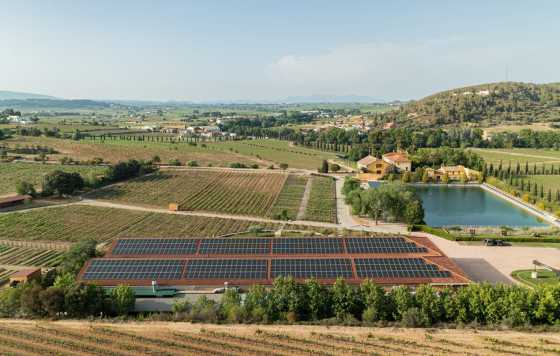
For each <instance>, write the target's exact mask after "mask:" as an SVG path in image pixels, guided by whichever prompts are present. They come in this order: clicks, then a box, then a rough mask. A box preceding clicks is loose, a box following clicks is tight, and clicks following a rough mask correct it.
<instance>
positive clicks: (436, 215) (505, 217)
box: [415, 186, 548, 227]
mask: <svg viewBox="0 0 560 356" xmlns="http://www.w3.org/2000/svg"><path fill="white" fill-rule="evenodd" d="M415 189H416V191H417V192H418V195H420V198H422V204H423V206H424V211H425V218H424V220H425V221H426V223H427V224H428V225H430V226H453V225H462V226H512V227H522V226H529V227H544V226H548V225H547V224H546V223H544V222H542V221H541V220H540V219H538V218H537V217H536V216H534V215H532V214H530V213H528V212H526V211H525V210H523V209H521V208H519V207H517V206H515V205H513V204H511V203H510V202H508V201H506V200H504V199H502V198H500V197H498V196H496V195H494V194H492V193H490V192H487V191H485V190H484V189H482V188H480V187H476V186H475V187H449V186H415Z"/></svg>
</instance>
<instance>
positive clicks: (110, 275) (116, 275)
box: [83, 259, 185, 280]
mask: <svg viewBox="0 0 560 356" xmlns="http://www.w3.org/2000/svg"><path fill="white" fill-rule="evenodd" d="M184 265H185V261H183V260H132V259H131V260H112V259H97V260H92V261H91V264H90V265H89V266H88V268H87V269H86V271H85V273H84V275H83V279H84V280H103V279H123V280H126V279H133V280H138V279H150V280H157V279H181V276H182V274H183V267H184Z"/></svg>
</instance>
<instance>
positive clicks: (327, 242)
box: [272, 237, 344, 254]
mask: <svg viewBox="0 0 560 356" xmlns="http://www.w3.org/2000/svg"><path fill="white" fill-rule="evenodd" d="M343 251H344V250H343V248H342V239H339V238H317V237H308V238H306V237H300V238H281V239H275V240H274V241H273V243H272V253H274V254H298V253H300V254H306V253H308V254H332V253H342V252H343Z"/></svg>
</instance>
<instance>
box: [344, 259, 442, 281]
mask: <svg viewBox="0 0 560 356" xmlns="http://www.w3.org/2000/svg"><path fill="white" fill-rule="evenodd" d="M354 263H355V264H356V272H357V274H358V277H359V278H446V277H450V273H449V272H448V271H442V270H440V269H439V268H438V267H437V266H436V265H433V264H429V263H426V261H424V260H423V259H421V258H355V259H354Z"/></svg>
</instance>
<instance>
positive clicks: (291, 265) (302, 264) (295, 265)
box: [272, 258, 352, 278]
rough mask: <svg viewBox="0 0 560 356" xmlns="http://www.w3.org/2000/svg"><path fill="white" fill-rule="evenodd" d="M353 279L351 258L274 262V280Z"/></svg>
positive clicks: (282, 260) (280, 260)
mask: <svg viewBox="0 0 560 356" xmlns="http://www.w3.org/2000/svg"><path fill="white" fill-rule="evenodd" d="M280 276H284V277H288V276H291V277H294V278H338V277H343V278H352V262H351V260H350V259H349V258H329V259H279V260H272V278H276V277H280Z"/></svg>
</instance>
